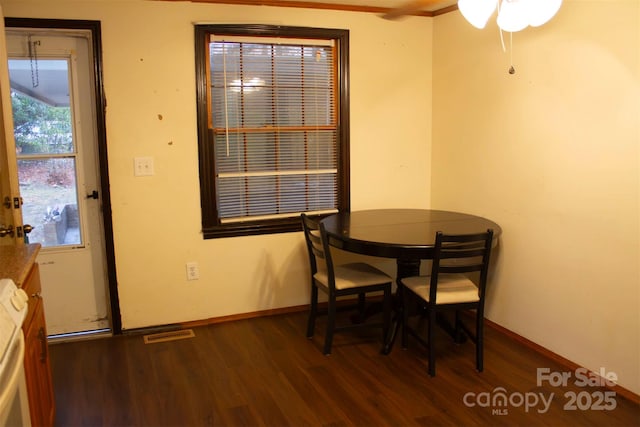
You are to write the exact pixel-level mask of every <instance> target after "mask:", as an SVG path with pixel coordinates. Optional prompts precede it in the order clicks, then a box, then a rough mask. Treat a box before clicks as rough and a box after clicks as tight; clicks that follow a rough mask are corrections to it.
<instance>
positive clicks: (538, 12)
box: [382, 0, 562, 33]
mask: <svg viewBox="0 0 640 427" xmlns="http://www.w3.org/2000/svg"><path fill="white" fill-rule="evenodd" d="M451 3H452V2H451V1H449V2H447V1H443V0H410V1H409V2H408V3H405V4H404V5H402V6H400V7H397V8H395V9H392V10H390V11H389V12H387V13H386V14H384V15H383V16H382V17H383V18H385V19H398V18H400V17H402V16H406V15H413V14H416V13H417V12H419V11H421V10H422V9H424V8H426V7H429V6H434V5H438V4H439V5H441V6H443V5H451ZM561 5H562V0H457V6H458V9H459V10H460V13H462V16H464V18H465V19H466V20H467V21H469V23H470V24H471V25H473V26H474V27H476V28H479V29H482V28H484V27H485V26H486V25H487V22H488V21H489V18H491V16H492V15H493V14H494V12H496V11H497V12H498V17H497V23H498V27H500V29H501V30H503V31H507V32H511V33H513V32H516V31H520V30H524V29H525V28H527V27H528V26H532V27H538V26H540V25H542V24H544V23H546V22H548V21H549V20H550V19H551V18H553V17H554V16H555V14H556V13H557V12H558V10H559V9H560V6H561Z"/></svg>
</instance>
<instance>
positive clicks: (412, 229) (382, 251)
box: [322, 209, 502, 259]
mask: <svg viewBox="0 0 640 427" xmlns="http://www.w3.org/2000/svg"><path fill="white" fill-rule="evenodd" d="M322 223H323V224H324V225H325V228H326V230H327V233H328V234H329V237H330V243H331V245H333V246H335V247H338V248H340V249H343V250H346V251H349V252H355V253H360V254H364V255H372V256H379V257H385V258H396V259H428V258H431V252H432V250H433V245H434V244H435V234H436V232H437V231H442V232H443V233H446V234H467V233H481V232H483V231H486V230H487V229H489V228H491V229H493V232H494V236H495V237H494V238H495V239H497V238H498V237H499V236H500V234H501V232H502V229H501V228H500V226H499V225H498V224H496V223H495V222H493V221H491V220H488V219H486V218H482V217H479V216H475V215H469V214H464V213H460V212H450V211H441V210H431V209H374V210H363V211H353V212H343V213H337V214H334V215H330V216H328V217H326V218H325V219H323V220H322Z"/></svg>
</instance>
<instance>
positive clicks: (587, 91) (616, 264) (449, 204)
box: [432, 0, 640, 393]
mask: <svg viewBox="0 0 640 427" xmlns="http://www.w3.org/2000/svg"><path fill="white" fill-rule="evenodd" d="M639 18H640V2H638V1H637V0H618V1H571V0H569V1H565V3H564V5H563V6H562V9H561V10H560V12H559V14H558V15H557V16H556V17H555V18H554V19H553V20H552V21H551V22H549V23H548V24H547V25H544V26H542V27H540V28H530V29H527V30H525V31H522V32H520V33H516V34H515V35H514V37H513V61H514V66H515V68H516V74H515V75H509V74H508V73H507V69H508V67H509V57H510V55H509V54H508V53H503V52H502V50H501V46H500V39H499V35H498V31H497V30H496V27H495V21H493V22H490V23H489V25H488V27H487V29H485V30H483V31H480V30H476V29H474V28H472V27H471V26H470V25H468V24H467V23H466V22H465V21H464V20H463V19H462V18H461V16H460V15H459V14H458V13H452V14H448V15H444V16H441V17H439V18H437V19H436V20H435V23H434V70H433V75H434V85H433V102H434V116H433V117H434V119H433V122H434V126H433V151H432V159H433V162H432V207H433V208H441V209H453V210H460V211H466V212H470V213H475V214H479V215H483V216H487V217H489V218H491V219H493V220H494V221H496V222H498V223H499V224H500V225H501V226H502V228H503V237H502V238H501V241H500V248H499V251H498V259H497V266H496V269H495V273H494V275H493V280H492V283H491V288H490V290H489V296H488V309H487V316H488V318H490V319H491V320H493V321H495V322H497V323H498V324H500V325H502V326H504V327H506V328H508V329H510V330H512V331H514V332H516V333H518V334H520V335H522V336H524V337H526V338H528V339H530V340H532V341H534V342H536V343H538V344H540V345H542V346H543V347H546V348H548V349H549V350H551V351H554V352H556V353H558V354H559V355H561V356H564V357H566V358H567V359H569V360H572V361H573V362H575V363H578V364H580V365H582V366H585V367H587V368H589V369H592V370H596V371H597V370H599V369H600V368H601V367H602V368H605V369H606V370H607V371H613V372H615V373H616V374H617V375H618V377H619V384H620V385H622V386H623V387H626V388H628V389H630V390H632V391H634V392H635V393H639V392H640V370H639V368H640V364H639V363H638V361H640V317H639V316H640V314H639V313H640V272H639V262H638V260H639V258H640V249H639V242H640V227H639V224H640V211H639V207H638V206H639V201H640V190H639V188H640V187H639V171H640V168H639V165H640V162H639V159H640V153H639V146H640V62H639V56H640V19H639ZM488 363H491V362H490V361H488ZM531 375H532V376H535V372H532V373H531Z"/></svg>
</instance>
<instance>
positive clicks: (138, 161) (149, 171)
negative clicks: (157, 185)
mask: <svg viewBox="0 0 640 427" xmlns="http://www.w3.org/2000/svg"><path fill="white" fill-rule="evenodd" d="M133 175H134V176H151V175H153V157H135V158H134V159H133Z"/></svg>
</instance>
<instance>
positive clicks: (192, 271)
mask: <svg viewBox="0 0 640 427" xmlns="http://www.w3.org/2000/svg"><path fill="white" fill-rule="evenodd" d="M199 278H200V269H199V268H198V263H197V262H195V261H192V262H188V263H187V280H198V279H199Z"/></svg>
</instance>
